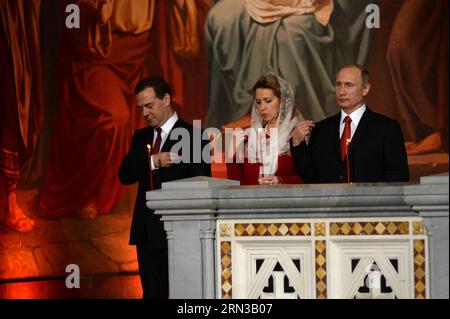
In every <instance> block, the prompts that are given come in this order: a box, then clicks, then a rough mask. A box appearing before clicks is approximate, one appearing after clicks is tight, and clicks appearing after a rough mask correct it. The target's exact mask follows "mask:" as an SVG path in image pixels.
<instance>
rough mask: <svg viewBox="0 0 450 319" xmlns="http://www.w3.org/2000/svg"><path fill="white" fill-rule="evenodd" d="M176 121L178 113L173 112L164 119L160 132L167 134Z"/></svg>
mask: <svg viewBox="0 0 450 319" xmlns="http://www.w3.org/2000/svg"><path fill="white" fill-rule="evenodd" d="M177 121H178V114H177V112H174V114H173V115H172V116H171V117H170V118H169V119H168V120H167V121H166V123H164V124H163V125H162V126H161V130H162V132H163V133H166V134H168V133H169V132H170V131H171V130H172V128H173V127H174V125H175V123H176V122H177Z"/></svg>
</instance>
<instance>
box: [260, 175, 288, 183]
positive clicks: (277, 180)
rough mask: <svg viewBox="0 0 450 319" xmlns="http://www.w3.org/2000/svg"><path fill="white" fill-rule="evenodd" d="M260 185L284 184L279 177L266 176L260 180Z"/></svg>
mask: <svg viewBox="0 0 450 319" xmlns="http://www.w3.org/2000/svg"><path fill="white" fill-rule="evenodd" d="M258 182H259V185H279V184H282V183H281V180H280V178H279V177H278V176H266V177H260V178H259V179H258Z"/></svg>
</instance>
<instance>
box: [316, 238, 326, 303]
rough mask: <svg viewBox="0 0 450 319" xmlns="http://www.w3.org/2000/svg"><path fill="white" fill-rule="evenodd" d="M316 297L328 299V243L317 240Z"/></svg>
mask: <svg viewBox="0 0 450 319" xmlns="http://www.w3.org/2000/svg"><path fill="white" fill-rule="evenodd" d="M315 246H316V247H315V248H316V260H315V261H316V298H317V299H327V244H326V241H324V240H317V241H316V245H315Z"/></svg>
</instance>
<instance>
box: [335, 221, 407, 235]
mask: <svg viewBox="0 0 450 319" xmlns="http://www.w3.org/2000/svg"><path fill="white" fill-rule="evenodd" d="M408 234H409V223H408V222H359V223H358V222H355V223H353V222H349V223H330V235H331V236H355V235H356V236H361V235H371V236H374V235H408Z"/></svg>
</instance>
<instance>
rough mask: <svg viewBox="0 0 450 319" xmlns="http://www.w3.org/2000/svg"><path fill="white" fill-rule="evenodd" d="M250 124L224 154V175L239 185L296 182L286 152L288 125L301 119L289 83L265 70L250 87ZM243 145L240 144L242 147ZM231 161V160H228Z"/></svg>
mask: <svg viewBox="0 0 450 319" xmlns="http://www.w3.org/2000/svg"><path fill="white" fill-rule="evenodd" d="M252 92H253V96H254V103H253V110H252V119H251V127H250V128H249V129H248V130H247V131H246V132H245V133H244V134H241V135H240V136H238V141H237V143H236V145H237V146H236V149H233V150H231V149H229V151H228V152H227V154H231V156H230V157H228V158H227V175H228V178H229V179H233V180H239V181H240V182H241V185H258V184H260V185H277V184H300V183H302V181H301V179H300V177H299V176H298V175H297V172H296V170H295V167H294V165H293V162H292V157H291V154H290V147H289V141H290V138H291V132H292V129H293V128H294V127H295V125H296V124H297V123H298V122H299V121H300V120H301V115H300V113H299V112H298V111H297V110H296V109H295V106H294V95H293V93H292V89H291V87H290V86H289V84H288V83H287V82H286V81H285V80H284V79H282V78H280V77H279V76H277V75H275V74H272V73H269V74H266V75H264V76H262V77H261V78H260V79H259V80H258V81H257V82H256V84H255V86H254V87H253V90H252ZM242 146H243V147H242ZM229 161H232V163H228V162H229Z"/></svg>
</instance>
